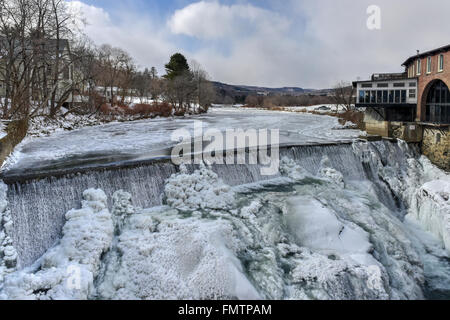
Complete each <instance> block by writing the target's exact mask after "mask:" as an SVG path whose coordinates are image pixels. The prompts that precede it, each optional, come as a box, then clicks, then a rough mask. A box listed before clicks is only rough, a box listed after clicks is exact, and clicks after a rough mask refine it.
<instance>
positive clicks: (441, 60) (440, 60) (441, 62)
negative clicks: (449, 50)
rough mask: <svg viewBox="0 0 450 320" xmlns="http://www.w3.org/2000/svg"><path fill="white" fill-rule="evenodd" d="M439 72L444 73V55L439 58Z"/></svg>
mask: <svg viewBox="0 0 450 320" xmlns="http://www.w3.org/2000/svg"><path fill="white" fill-rule="evenodd" d="M438 71H439V72H441V71H444V55H443V54H441V55H440V56H439V70H438Z"/></svg>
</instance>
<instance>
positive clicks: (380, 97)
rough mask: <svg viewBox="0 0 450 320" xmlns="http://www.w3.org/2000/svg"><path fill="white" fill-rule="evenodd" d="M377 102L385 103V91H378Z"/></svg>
mask: <svg viewBox="0 0 450 320" xmlns="http://www.w3.org/2000/svg"><path fill="white" fill-rule="evenodd" d="M377 103H383V91H377Z"/></svg>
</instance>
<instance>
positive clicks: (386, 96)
mask: <svg viewBox="0 0 450 320" xmlns="http://www.w3.org/2000/svg"><path fill="white" fill-rule="evenodd" d="M388 92H389V91H387V90H384V91H383V103H388Z"/></svg>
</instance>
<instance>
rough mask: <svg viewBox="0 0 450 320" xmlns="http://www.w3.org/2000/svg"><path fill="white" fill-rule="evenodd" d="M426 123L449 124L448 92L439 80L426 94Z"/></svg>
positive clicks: (449, 106) (449, 103) (449, 99)
mask: <svg viewBox="0 0 450 320" xmlns="http://www.w3.org/2000/svg"><path fill="white" fill-rule="evenodd" d="M426 121H428V122H434V123H450V91H449V89H448V87H447V86H446V85H445V83H444V82H442V81H441V80H437V81H435V82H434V83H433V84H432V86H431V88H430V90H429V92H428V96H427V105H426Z"/></svg>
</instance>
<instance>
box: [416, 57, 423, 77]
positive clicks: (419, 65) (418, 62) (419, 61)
mask: <svg viewBox="0 0 450 320" xmlns="http://www.w3.org/2000/svg"><path fill="white" fill-rule="evenodd" d="M421 70H422V60H420V59H419V60H417V75H418V76H420V72H421Z"/></svg>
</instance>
